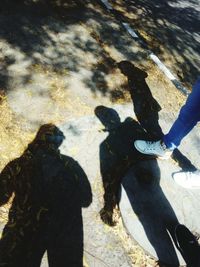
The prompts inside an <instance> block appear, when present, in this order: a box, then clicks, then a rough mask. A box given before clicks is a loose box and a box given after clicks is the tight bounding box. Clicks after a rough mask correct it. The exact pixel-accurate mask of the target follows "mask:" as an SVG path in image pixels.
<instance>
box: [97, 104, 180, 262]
mask: <svg viewBox="0 0 200 267" xmlns="http://www.w3.org/2000/svg"><path fill="white" fill-rule="evenodd" d="M95 114H96V116H97V117H98V118H99V120H100V121H101V122H102V124H103V125H104V126H105V129H104V131H106V132H108V136H107V138H106V139H105V140H104V141H103V142H102V143H101V144H100V170H101V176H102V180H103V186H104V207H103V208H102V210H101V211H100V216H101V219H102V220H103V221H104V222H105V223H106V224H108V225H110V226H113V225H115V224H116V218H115V213H114V209H115V208H116V207H117V206H118V204H119V199H120V197H119V195H120V184H121V182H122V178H124V177H126V174H127V173H128V171H129V170H130V168H133V170H134V177H131V179H128V180H127V179H123V182H122V184H123V187H124V188H125V190H126V192H127V195H128V198H129V200H130V203H131V205H132V209H133V210H134V212H135V213H136V214H137V216H138V218H139V220H140V221H141V224H142V225H143V227H144V230H145V232H146V236H147V238H148V240H149V242H150V243H151V244H152V246H153V248H154V249H155V251H156V253H157V255H158V259H160V260H161V259H163V254H164V253H165V250H164V249H163V247H164V246H167V248H168V250H169V252H168V254H169V257H170V258H171V259H172V260H173V262H175V263H177V264H178V258H177V255H176V252H175V249H174V246H173V244H172V241H171V238H170V235H171V236H172V238H173V239H174V225H177V224H178V220H177V218H176V215H175V213H174V211H173V209H172V207H171V205H170V203H169V201H168V200H167V199H166V197H165V195H164V193H163V191H162V189H161V187H160V185H159V181H160V170H159V167H158V164H157V161H156V160H155V159H153V158H152V157H147V156H145V155H143V154H141V153H139V152H138V151H137V150H136V149H135V148H134V145H133V143H134V140H136V139H138V138H144V139H145V138H147V136H148V134H147V133H146V131H145V130H144V129H143V128H142V127H141V125H140V124H139V123H138V122H137V121H135V120H133V119H132V118H130V117H128V118H126V119H125V120H124V121H123V122H121V119H120V117H119V114H118V113H117V112H116V111H115V110H114V109H112V108H108V107H105V106H98V107H96V109H95ZM130 188H131V190H130ZM147 196H148V197H147ZM148 198H149V199H148ZM157 202H159V207H160V208H159V207H158V204H157ZM147 203H148V205H147ZM145 205H146V206H145ZM155 216H156V217H155ZM155 218H157V219H155ZM168 232H170V235H169V234H168ZM162 238H163V240H162ZM161 240H162V244H165V245H160V244H159V242H160V241H161ZM176 266H178V265H176Z"/></svg>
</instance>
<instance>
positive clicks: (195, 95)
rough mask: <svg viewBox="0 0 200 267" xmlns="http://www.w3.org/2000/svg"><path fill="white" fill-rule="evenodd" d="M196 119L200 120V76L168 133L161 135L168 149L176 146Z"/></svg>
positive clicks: (194, 123) (195, 122)
mask: <svg viewBox="0 0 200 267" xmlns="http://www.w3.org/2000/svg"><path fill="white" fill-rule="evenodd" d="M198 121H200V78H199V79H198V80H197V82H196V83H195V84H194V86H193V88H192V92H191V94H190V95H189V96H188V98H187V100H186V103H185V105H184V106H183V107H182V108H181V110H180V113H179V116H178V118H177V120H176V121H175V122H174V124H173V125H172V127H171V129H170V131H169V133H168V134H166V135H164V137H163V141H164V143H165V145H166V147H167V148H170V149H174V148H176V147H178V146H179V145H180V143H181V141H182V139H183V138H184V137H185V136H186V135H187V134H188V133H189V132H190V131H191V130H192V129H193V128H194V126H195V125H196V124H197V122H198Z"/></svg>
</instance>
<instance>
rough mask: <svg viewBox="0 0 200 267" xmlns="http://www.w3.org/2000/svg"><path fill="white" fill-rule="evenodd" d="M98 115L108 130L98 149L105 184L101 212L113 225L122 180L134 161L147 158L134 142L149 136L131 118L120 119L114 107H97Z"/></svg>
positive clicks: (104, 219) (106, 221)
mask: <svg viewBox="0 0 200 267" xmlns="http://www.w3.org/2000/svg"><path fill="white" fill-rule="evenodd" d="M95 115H96V116H97V117H98V119H99V120H100V121H101V123H102V124H103V125H104V126H105V129H104V131H106V132H108V136H107V138H106V139H105V140H104V141H103V142H102V143H101V144H100V152H99V153H100V171H101V176H102V180H103V186H104V207H103V209H102V210H101V212H100V214H101V218H102V220H103V221H104V222H105V223H107V224H109V225H114V224H115V221H114V219H113V211H114V208H115V207H116V205H117V204H118V195H119V189H120V183H121V179H122V177H123V176H124V174H125V173H126V171H127V170H128V169H129V168H130V166H131V165H132V164H134V163H135V162H136V161H137V160H138V159H141V158H143V157H144V156H143V155H142V154H140V153H139V152H138V151H137V150H136V149H135V148H134V145H133V142H134V140H136V139H138V138H139V137H140V138H141V137H143V138H145V137H146V138H147V133H146V132H145V131H144V130H143V128H142V127H141V126H140V125H139V124H138V123H137V122H136V121H135V120H133V119H132V118H130V117H128V118H126V119H125V121H123V122H121V119H120V117H119V115H118V113H117V112H116V111H115V110H114V109H112V108H108V107H105V106H97V107H96V108H95Z"/></svg>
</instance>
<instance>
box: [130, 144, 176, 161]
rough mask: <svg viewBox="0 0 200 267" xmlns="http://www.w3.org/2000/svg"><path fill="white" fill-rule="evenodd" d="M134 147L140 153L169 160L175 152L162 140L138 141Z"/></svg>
mask: <svg viewBox="0 0 200 267" xmlns="http://www.w3.org/2000/svg"><path fill="white" fill-rule="evenodd" d="M134 146H135V148H136V149H137V150H138V151H139V152H140V153H143V154H146V155H154V156H156V157H158V158H160V159H168V158H169V157H170V156H171V154H172V152H173V150H170V149H168V148H166V145H165V144H164V143H163V142H162V141H161V140H159V141H156V142H152V141H144V140H136V141H135V142H134Z"/></svg>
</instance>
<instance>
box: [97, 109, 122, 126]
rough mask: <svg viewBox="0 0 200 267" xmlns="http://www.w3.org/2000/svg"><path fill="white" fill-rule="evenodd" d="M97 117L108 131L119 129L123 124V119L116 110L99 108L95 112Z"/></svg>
mask: <svg viewBox="0 0 200 267" xmlns="http://www.w3.org/2000/svg"><path fill="white" fill-rule="evenodd" d="M94 113H95V115H96V116H97V118H98V119H99V120H100V122H101V123H102V124H103V125H104V126H105V130H106V131H110V130H112V129H115V128H117V127H118V126H119V125H120V124H121V119H120V117H119V114H118V113H117V111H116V110H114V109H112V108H108V107H105V106H97V107H96V108H95V110H94Z"/></svg>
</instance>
